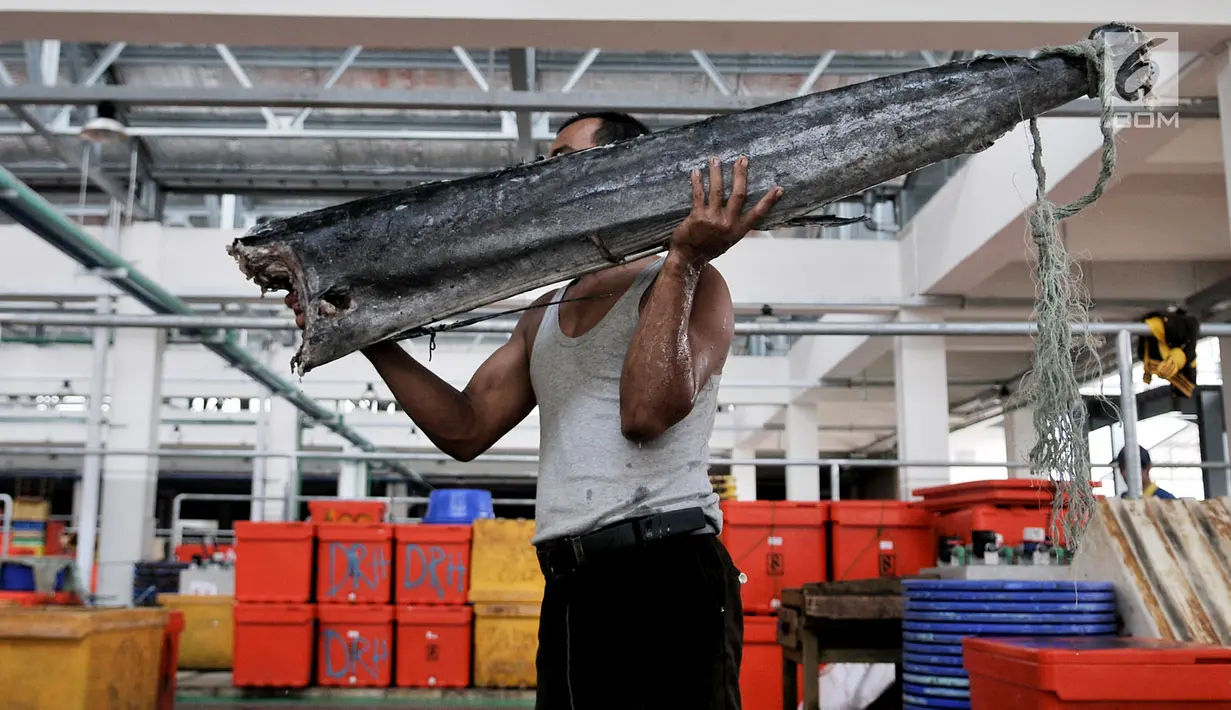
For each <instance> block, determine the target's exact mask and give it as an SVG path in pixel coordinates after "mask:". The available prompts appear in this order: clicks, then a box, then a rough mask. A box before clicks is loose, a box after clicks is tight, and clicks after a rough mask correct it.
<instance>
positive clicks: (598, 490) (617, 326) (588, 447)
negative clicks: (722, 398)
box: [530, 258, 722, 544]
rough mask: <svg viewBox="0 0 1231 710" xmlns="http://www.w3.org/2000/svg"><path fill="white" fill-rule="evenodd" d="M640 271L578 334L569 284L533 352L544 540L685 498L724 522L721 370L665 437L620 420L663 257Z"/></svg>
mask: <svg viewBox="0 0 1231 710" xmlns="http://www.w3.org/2000/svg"><path fill="white" fill-rule="evenodd" d="M662 263H663V260H662V259H661V258H660V259H657V260H656V261H654V262H653V263H651V264H650V265H649V266H647V267H646V268H645V269H644V270H643V271H642V272H641V273H639V274H638V275H637V278H636V280H635V281H634V282H633V285H632V286H630V287H629V289H628V291H627V292H626V293H625V294H624V295H623V296H621V297H620V299H619V300H618V301H616V303H615V305H614V306H612V307H611V310H610V311H609V312H608V313H607V314H606V315H605V316H604V317H603V319H602V320H601V321H599V323H598V324H597V325H596V326H594V328H592V329H590V330H589V331H587V332H585V333H583V334H582V335H581V336H580V337H576V338H570V337H568V336H566V335H565V334H564V333H563V331H561V330H560V305H559V302H560V299H561V298H562V297H563V296H564V293H565V290H566V288H567V287H562V288H561V289H560V290H559V291H557V292H556V294H555V296H554V297H553V298H552V301H551V304H550V305H548V306H547V308H546V309H545V310H544V313H543V321H542V323H541V324H540V326H539V329H538V333H537V334H536V335H535V339H534V345H533V348H532V350H531V358H530V380H531V383H532V385H533V387H534V394H535V397H536V399H537V400H538V406H539V427H540V429H539V477H538V489H537V493H536V499H535V534H534V542H535V543H536V544H537V543H539V542H543V541H546V540H552V539H555V538H558V537H562V536H567V535H577V534H580V533H584V532H589V531H591V530H595V529H598V528H601V527H604V526H607V525H610V524H612V523H615V522H618V521H620V520H623V519H626V518H634V517H640V516H643V515H649V514H651V513H659V512H666V511H671V510H678V509H682V508H694V507H699V508H702V509H703V510H704V511H705V514H706V517H707V518H708V519H709V520H710V523H711V526H712V527H713V532H715V533H717V532H720V531H721V530H722V513H721V512H720V511H719V509H718V496H717V495H716V494H715V493H714V490H713V487H712V486H711V484H710V481H709V464H708V462H709V453H710V445H709V442H710V434H711V432H712V430H713V426H714V413H715V411H716V409H717V404H718V383H719V380H720V377H719V376H718V375H715V376H714V377H711V378H710V380H709V382H707V383H706V384H705V386H704V388H703V389H702V390H701V392H700V393H699V394H698V395H697V398H696V401H695V402H694V404H693V409H692V412H691V413H689V415H688V416H687V417H685V418H684V419H683V420H682V421H680V422H679V423H677V424H676V425H675V426H673V427H671V428H670V429H668V430H667V431H666V432H665V433H664V434H663V435H662V436H660V437H659V438H658V439H656V440H654V441H651V442H648V443H645V444H640V445H639V444H636V443H634V442H631V441H629V440H628V439H625V438H624V435H623V433H622V432H621V430H620V373H621V371H622V370H623V368H624V356H625V354H626V353H627V351H628V346H629V343H631V342H632V338H633V334H634V332H635V331H636V328H637V323H638V319H639V316H640V310H641V297H642V295H643V294H644V293H645V290H646V289H647V288H648V287H649V286H650V284H652V283H653V281H654V277H655V276H656V275H657V274H658V271H659V269H660V268H661V267H662Z"/></svg>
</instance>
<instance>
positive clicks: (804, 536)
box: [721, 501, 829, 614]
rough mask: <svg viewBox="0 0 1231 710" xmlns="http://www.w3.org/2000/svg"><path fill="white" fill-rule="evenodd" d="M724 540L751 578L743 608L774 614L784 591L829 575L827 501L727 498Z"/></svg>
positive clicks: (744, 590)
mask: <svg viewBox="0 0 1231 710" xmlns="http://www.w3.org/2000/svg"><path fill="white" fill-rule="evenodd" d="M721 507H722V542H723V544H724V545H726V548H727V552H729V553H730V555H731V559H732V560H734V562H735V566H736V567H738V568H739V570H740V571H741V572H743V573H744V574H745V575H747V577H748V581H747V582H745V583H744V584H743V585H742V586H741V587H740V598H741V599H742V600H743V605H744V613H753V614H768V613H773V612H774V611H775V610H776V609H777V608H778V606H779V605H780V604H781V603H782V599H781V596H782V590H783V589H791V588H794V587H800V586H802V585H804V584H809V583H812V582H824V581H826V578H825V553H826V540H825V521H826V520H828V519H829V503H828V502H810V501H809V502H796V501H723V502H722V504H721Z"/></svg>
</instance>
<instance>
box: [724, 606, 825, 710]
mask: <svg viewBox="0 0 1231 710" xmlns="http://www.w3.org/2000/svg"><path fill="white" fill-rule="evenodd" d="M817 671H819V668H818V669H816V670H814V671H813V673H816V672H817ZM798 673H799V675H798V679H799V687H798V688H797V689H796V693H797V695H796V697H798V698H799V699H801V700H802V699H803V697H804V676H803V674H804V673H805V671H804V670H803V669H802V668H801V669H800V670H799V672H798ZM739 695H740V700H741V702H740V704H741V706H742V707H743V709H744V710H781V708H782V646H781V645H780V644H779V643H778V617H776V616H751V615H750V616H745V617H744V656H743V661H742V662H741V663H740V667H739Z"/></svg>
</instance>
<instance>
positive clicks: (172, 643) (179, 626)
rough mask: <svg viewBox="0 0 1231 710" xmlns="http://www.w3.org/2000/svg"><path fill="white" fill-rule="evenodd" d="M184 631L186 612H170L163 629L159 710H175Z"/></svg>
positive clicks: (159, 678) (159, 677)
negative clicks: (181, 638)
mask: <svg viewBox="0 0 1231 710" xmlns="http://www.w3.org/2000/svg"><path fill="white" fill-rule="evenodd" d="M183 631H184V612H182V611H176V610H174V609H172V610H170V613H168V614H167V625H166V627H165V628H164V629H163V637H162V661H161V663H160V664H159V666H160V668H161V669H162V670H161V671H160V673H159V676H158V706H157V707H158V710H175V685H176V680H177V679H178V678H179V649H180V634H181V633H183Z"/></svg>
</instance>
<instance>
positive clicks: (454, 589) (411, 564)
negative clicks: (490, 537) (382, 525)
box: [393, 524, 471, 604]
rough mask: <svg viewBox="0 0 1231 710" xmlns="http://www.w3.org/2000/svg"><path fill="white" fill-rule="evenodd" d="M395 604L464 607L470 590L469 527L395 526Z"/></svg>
mask: <svg viewBox="0 0 1231 710" xmlns="http://www.w3.org/2000/svg"><path fill="white" fill-rule="evenodd" d="M393 535H394V539H395V540H396V541H397V551H396V560H397V563H396V570H397V572H396V574H397V577H396V581H395V583H394V589H395V591H394V597H395V600H396V602H397V603H398V604H465V603H466V595H467V593H468V592H469V591H470V536H471V527H470V526H469V525H423V524H414V525H398V526H395V527H394V531H393Z"/></svg>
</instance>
